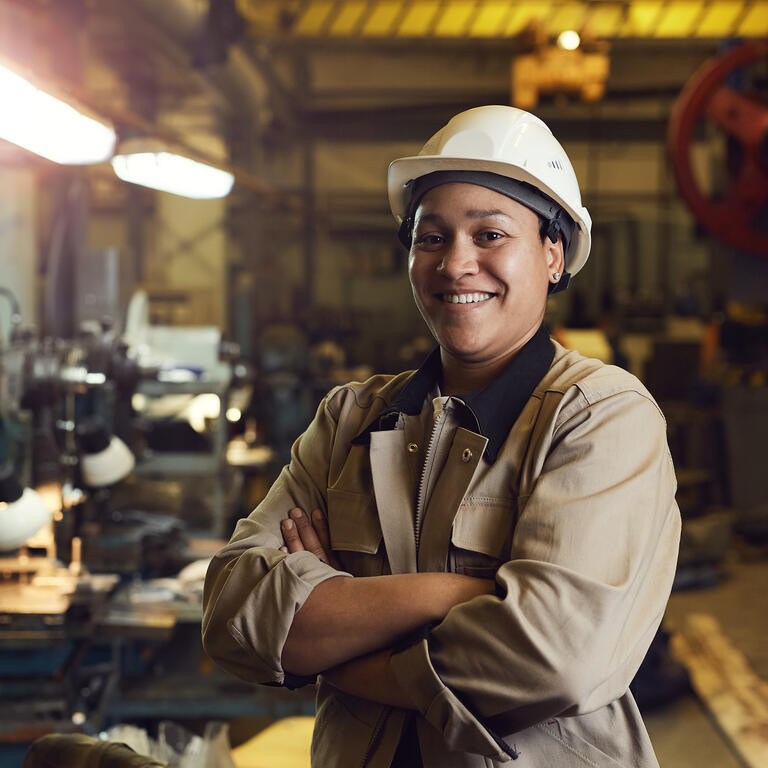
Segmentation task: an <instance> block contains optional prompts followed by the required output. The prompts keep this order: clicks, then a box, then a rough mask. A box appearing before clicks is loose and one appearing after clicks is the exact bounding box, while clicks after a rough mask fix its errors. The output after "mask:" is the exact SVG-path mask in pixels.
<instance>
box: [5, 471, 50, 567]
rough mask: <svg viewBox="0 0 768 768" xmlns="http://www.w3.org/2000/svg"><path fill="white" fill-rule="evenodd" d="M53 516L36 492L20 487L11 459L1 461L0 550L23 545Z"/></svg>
mask: <svg viewBox="0 0 768 768" xmlns="http://www.w3.org/2000/svg"><path fill="white" fill-rule="evenodd" d="M52 516H53V513H52V510H51V508H50V507H49V506H48V505H47V504H46V503H45V501H43V498H42V497H41V496H40V494H39V493H37V492H36V491H34V490H32V488H22V487H21V484H20V483H19V481H18V479H17V477H16V471H15V467H14V466H13V464H12V463H11V462H6V463H4V464H2V465H0V551H2V552H9V551H11V550H14V549H18V548H19V547H22V546H24V544H26V543H27V541H29V539H31V538H32V536H34V535H35V534H36V533H37V532H38V531H39V530H40V529H41V528H42V527H43V526H45V525H47V524H48V523H50V521H51V517H52Z"/></svg>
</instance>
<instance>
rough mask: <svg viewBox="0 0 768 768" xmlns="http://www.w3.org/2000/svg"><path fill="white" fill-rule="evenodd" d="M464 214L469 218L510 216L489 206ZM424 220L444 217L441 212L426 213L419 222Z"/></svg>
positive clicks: (473, 209) (438, 219)
mask: <svg viewBox="0 0 768 768" xmlns="http://www.w3.org/2000/svg"><path fill="white" fill-rule="evenodd" d="M464 216H465V217H466V218H468V219H486V218H488V217H489V216H504V218H506V219H508V218H509V216H508V215H507V214H506V213H504V211H500V210H499V209H498V208H488V209H485V210H479V209H476V208H470V209H469V210H468V211H464ZM422 221H443V217H442V216H441V215H440V214H439V213H425V214H424V215H423V216H421V217H419V222H422Z"/></svg>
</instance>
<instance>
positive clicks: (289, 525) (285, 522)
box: [283, 520, 293, 531]
mask: <svg viewBox="0 0 768 768" xmlns="http://www.w3.org/2000/svg"><path fill="white" fill-rule="evenodd" d="M283 528H285V530H286V531H291V530H293V520H283Z"/></svg>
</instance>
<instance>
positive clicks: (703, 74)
mask: <svg viewBox="0 0 768 768" xmlns="http://www.w3.org/2000/svg"><path fill="white" fill-rule="evenodd" d="M766 61H768V39H763V40H752V41H749V42H745V43H741V44H739V45H737V46H736V47H734V48H731V49H730V50H728V51H726V52H725V53H723V54H722V55H720V56H718V57H716V58H713V59H711V60H709V61H707V62H705V63H704V64H703V65H702V66H701V67H700V68H699V69H698V70H697V72H696V73H695V74H694V75H693V77H692V78H691V80H690V81H689V82H688V84H687V86H686V87H685V89H684V90H683V92H682V93H681V94H680V97H679V99H678V100H677V103H676V105H675V109H674V111H673V114H672V118H671V120H670V123H669V131H668V135H667V146H668V150H669V155H670V160H671V162H672V167H673V168H674V171H675V177H676V179H677V184H678V187H679V189H680V193H681V194H682V196H683V198H684V199H685V201H686V202H687V203H688V205H689V206H690V208H691V211H692V212H693V214H694V216H695V217H696V219H697V220H698V221H699V223H700V224H701V226H702V227H704V229H706V230H707V231H708V232H709V233H710V234H711V235H713V236H714V237H716V238H717V239H718V240H721V241H722V242H724V243H727V244H729V245H732V246H735V247H736V248H739V249H741V250H743V251H747V252H750V253H759V254H763V255H768V227H766V222H768V102H766V98H765V80H764V78H765V70H764V66H765V62H766ZM761 66H762V67H763V70H762V74H761V70H760V67H761ZM761 77H762V78H763V80H762V86H761V85H760V78H761ZM713 128H714V129H718V128H719V129H720V131H722V133H723V134H724V135H725V148H724V153H723V154H724V157H723V158H722V160H723V162H722V164H721V165H722V168H721V169H719V171H715V172H713V173H712V178H711V181H710V183H709V184H708V185H707V184H705V183H702V179H701V178H700V176H698V175H697V173H696V167H695V164H694V162H693V158H692V155H691V148H692V144H693V141H694V138H695V135H696V134H697V133H699V134H701V133H705V134H706V132H707V131H708V130H711V129H713Z"/></svg>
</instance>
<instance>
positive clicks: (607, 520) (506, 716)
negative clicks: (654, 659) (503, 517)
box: [392, 392, 680, 757]
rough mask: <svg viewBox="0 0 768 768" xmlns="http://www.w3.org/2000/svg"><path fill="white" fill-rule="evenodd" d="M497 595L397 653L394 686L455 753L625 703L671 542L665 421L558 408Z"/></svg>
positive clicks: (641, 405) (626, 409) (659, 602)
mask: <svg viewBox="0 0 768 768" xmlns="http://www.w3.org/2000/svg"><path fill="white" fill-rule="evenodd" d="M542 453H543V454H544V460H543V463H542V465H541V467H540V473H539V474H538V477H537V479H536V481H535V483H534V484H533V486H532V489H531V492H530V494H529V495H528V496H526V497H520V499H519V504H518V509H519V517H518V521H517V525H516V528H515V531H514V534H513V538H512V546H511V554H510V559H509V561H508V562H506V563H505V564H504V565H503V566H501V568H499V570H498V572H497V575H496V581H497V594H496V596H491V595H488V596H483V597H480V598H476V599H475V600H472V601H470V602H468V603H464V604H461V605H459V606H456V607H455V608H453V609H452V610H451V611H450V612H449V613H448V615H447V616H446V618H445V619H444V620H443V622H442V623H441V624H439V625H438V626H437V627H436V628H435V629H434V630H433V631H432V632H431V633H430V635H429V637H428V638H427V639H425V640H423V641H421V642H420V643H417V644H416V645H413V646H412V647H411V648H409V649H407V650H405V651H403V652H401V653H398V654H394V655H393V657H392V667H393V671H394V673H395V675H396V676H397V678H398V680H399V682H400V684H401V685H403V686H404V687H405V688H407V689H408V690H409V691H410V693H411V695H412V696H414V698H415V700H416V701H417V702H418V704H419V707H420V709H421V711H422V713H423V714H424V715H425V717H426V718H427V719H428V720H430V721H431V722H432V724H433V725H435V726H436V727H437V728H439V729H440V730H441V731H442V732H443V734H444V737H445V739H446V741H447V743H448V745H449V746H450V747H451V748H452V749H462V750H467V751H475V752H480V753H481V754H486V755H489V756H493V755H495V756H497V757H499V756H500V753H499V745H498V741H497V740H496V738H495V737H494V735H493V732H494V731H496V730H497V729H498V730H499V731H500V732H502V733H504V734H510V733H513V732H515V731H519V730H522V729H524V728H526V727H528V726H531V725H533V724H535V723H537V722H540V721H542V720H544V719H546V718H548V717H556V716H558V715H577V714H582V713H585V712H590V711H592V710H595V709H598V708H599V707H602V706H604V705H606V704H608V703H610V702H611V701H613V700H614V699H617V698H619V697H620V696H622V695H623V694H624V693H625V692H626V691H627V688H628V686H629V683H630V682H631V680H632V678H633V677H634V675H635V673H636V671H637V669H638V667H639V665H640V663H641V661H642V660H643V657H644V655H645V653H646V651H647V648H648V646H649V645H650V642H651V640H652V638H653V636H654V634H655V632H656V630H657V628H658V625H659V623H660V621H661V618H662V615H663V612H664V608H665V606H666V602H667V599H668V597H669V592H670V589H671V585H672V580H673V577H674V570H675V565H676V561H677V548H678V543H679V534H680V516H679V511H678V509H677V505H676V503H675V498H674V497H675V489H676V481H675V474H674V469H673V466H672V461H671V458H670V455H669V450H668V448H667V443H666V428H665V422H664V419H663V416H662V415H661V413H660V411H659V410H658V407H657V406H656V404H655V403H654V402H653V401H652V400H650V399H649V398H647V397H645V396H643V395H642V394H640V393H638V392H621V393H618V394H614V395H612V396H610V397H606V398H604V399H602V400H600V401H598V402H596V403H593V404H590V403H588V402H587V400H586V399H585V398H584V396H583V394H581V393H579V396H578V398H577V400H576V402H572V403H571V404H570V406H567V407H563V409H562V410H561V412H560V418H559V420H558V422H557V423H556V426H555V429H554V434H553V435H552V439H551V444H550V446H549V449H548V450H547V451H542Z"/></svg>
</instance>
